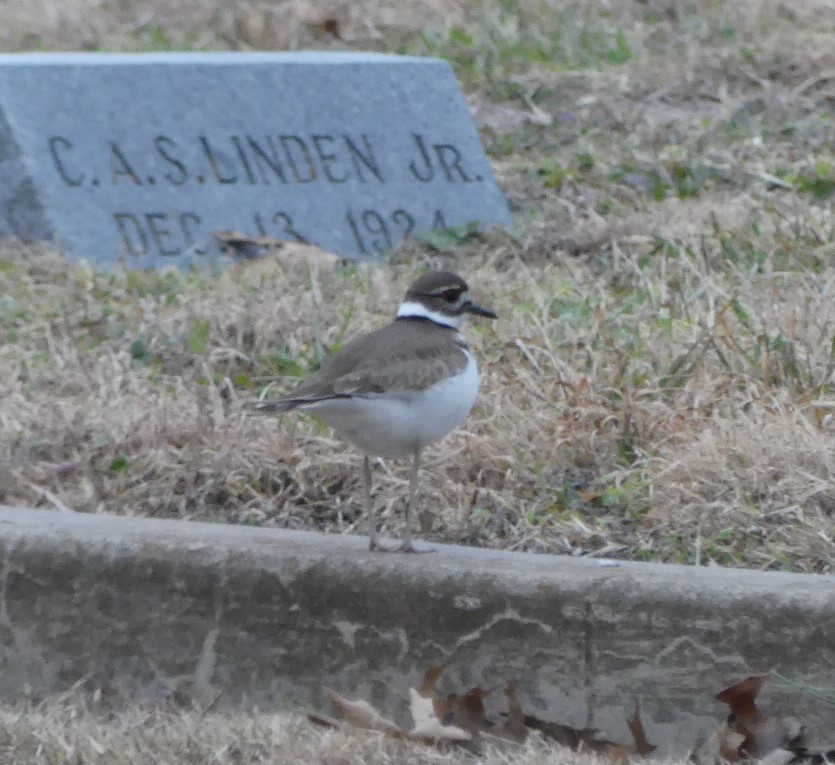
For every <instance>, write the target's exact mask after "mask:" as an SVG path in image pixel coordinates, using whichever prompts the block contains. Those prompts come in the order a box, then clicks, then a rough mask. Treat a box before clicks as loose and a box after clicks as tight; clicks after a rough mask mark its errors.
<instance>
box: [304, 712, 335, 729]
mask: <svg viewBox="0 0 835 765" xmlns="http://www.w3.org/2000/svg"><path fill="white" fill-rule="evenodd" d="M307 719H308V720H310V722H312V723H313V724H314V725H318V726H319V727H320V728H338V727H339V726H340V725H341V724H342V723H341V722H340V721H339V720H337V719H336V718H335V717H326V716H325V715H315V714H313V713H310V714H308V716H307Z"/></svg>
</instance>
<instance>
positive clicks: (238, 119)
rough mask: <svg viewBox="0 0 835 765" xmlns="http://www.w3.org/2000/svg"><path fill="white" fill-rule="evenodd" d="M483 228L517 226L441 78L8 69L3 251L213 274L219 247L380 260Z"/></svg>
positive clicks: (200, 64) (307, 64)
mask: <svg viewBox="0 0 835 765" xmlns="http://www.w3.org/2000/svg"><path fill="white" fill-rule="evenodd" d="M475 221H477V222H479V223H480V224H482V225H490V224H501V225H505V226H509V225H510V217H509V214H508V210H507V206H506V204H505V201H504V198H503V197H502V194H501V192H500V191H499V189H498V187H497V186H496V183H495V180H494V178H493V175H492V172H491V169H490V163H489V161H488V160H487V157H486V156H485V154H484V151H483V149H482V147H481V144H480V142H479V139H478V135H477V133H476V131H475V129H474V127H473V124H472V120H471V119H470V114H469V111H468V108H467V104H466V101H465V100H464V98H463V96H462V94H461V91H460V90H459V88H458V85H457V83H456V81H455V77H454V76H453V73H452V71H451V69H450V67H449V65H448V64H446V63H445V62H443V61H439V60H434V59H421V58H410V57H401V56H389V55H383V54H375V53H348V54H330V53H174V54H95V53H91V54H86V53H71V54H40V53H38V54H34V53H33V54H28V53H27V54H9V55H0V237H2V236H16V237H20V238H23V239H32V240H48V241H52V242H54V243H55V244H57V245H58V246H60V247H62V248H63V249H64V251H65V252H66V253H67V254H68V255H69V256H71V257H73V258H86V259H89V260H91V261H96V262H100V263H102V262H103V263H107V262H114V261H117V260H123V261H124V262H125V263H126V264H127V265H129V266H133V267H140V268H142V267H147V266H160V265H162V264H168V263H177V264H185V263H187V262H191V261H193V260H200V259H201V258H202V259H208V258H209V257H211V253H212V251H213V248H214V246H215V245H216V242H215V240H214V239H213V237H212V232H213V231H223V230H234V231H238V232H241V233H242V234H245V235H247V236H252V237H276V238H280V239H285V240H291V241H292V240H297V241H309V242H311V243H313V244H317V245H319V246H321V247H325V248H327V249H329V250H332V251H333V252H336V253H339V254H341V255H344V256H347V257H352V258H369V257H373V256H375V255H377V254H379V253H382V252H385V251H387V250H389V249H391V247H392V246H395V245H396V244H397V243H398V242H400V241H401V240H402V239H403V238H404V237H405V236H406V235H409V234H419V233H421V232H427V231H431V230H433V229H435V230H443V229H445V228H449V227H455V226H460V225H463V224H467V223H471V222H475ZM213 242H214V244H213Z"/></svg>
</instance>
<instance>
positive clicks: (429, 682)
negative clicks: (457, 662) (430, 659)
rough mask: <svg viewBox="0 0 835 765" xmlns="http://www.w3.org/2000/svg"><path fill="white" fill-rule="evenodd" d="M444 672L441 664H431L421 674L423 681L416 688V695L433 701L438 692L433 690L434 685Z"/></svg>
mask: <svg viewBox="0 0 835 765" xmlns="http://www.w3.org/2000/svg"><path fill="white" fill-rule="evenodd" d="M443 671H444V665H443V664H433V665H432V666H431V667H429V669H427V670H426V672H424V673H423V679H422V680H421V681H420V685H419V686H418V691H417V692H418V693H419V694H420V695H421V696H423V697H424V698H427V699H434V698H435V697H436V696H437V695H438V692H437V691H436V690H435V683H437V682H438V678H439V677H440V676H441V674H442V673H443Z"/></svg>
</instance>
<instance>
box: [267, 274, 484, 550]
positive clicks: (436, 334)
mask: <svg viewBox="0 0 835 765" xmlns="http://www.w3.org/2000/svg"><path fill="white" fill-rule="evenodd" d="M468 313H469V314H475V315H476V316H486V317H487V318H490V319H495V318H496V314H495V313H494V312H493V311H491V310H490V309H488V308H482V307H481V306H479V305H476V304H475V303H474V302H473V300H472V297H471V296H470V290H469V287H468V286H467V283H466V282H465V281H464V280H463V279H462V278H461V277H460V276H457V275H456V274H453V273H450V272H449V271H433V272H431V273H428V274H426V275H424V276H422V277H420V278H419V279H418V280H417V281H416V282H414V284H412V286H411V287H409V289H408V291H407V292H406V297H405V298H404V300H403V302H402V303H401V304H400V307H399V308H398V310H397V316H396V318H395V319H394V321H392V322H391V323H390V324H388V325H386V326H385V327H382V328H381V329H378V330H376V331H374V332H370V333H368V334H367V335H363V336H361V337H358V338H357V339H355V340H353V341H352V342H350V343H348V344H347V345H346V346H345V347H344V348H342V349H341V350H340V351H339V352H338V353H336V354H334V355H333V356H331V357H329V358H328V359H327V360H326V361H325V363H324V364H323V365H322V367H321V368H320V369H319V371H318V372H316V373H315V374H313V375H312V376H311V377H309V378H308V379H307V380H305V381H304V382H303V383H302V384H301V385H300V386H299V387H298V388H296V389H295V390H294V391H292V392H291V393H289V394H287V395H286V396H283V397H281V398H278V399H275V400H270V401H264V402H261V403H260V404H259V405H258V406H257V409H259V410H260V411H264V412H287V411H290V410H292V409H304V410H306V411H309V412H311V413H312V414H313V415H314V416H315V417H318V418H319V419H321V420H323V421H324V422H325V423H326V424H328V425H330V426H331V427H332V428H333V429H334V430H335V431H336V432H337V434H338V435H339V436H341V437H342V438H343V439H344V440H346V441H348V442H350V443H352V444H354V445H355V446H357V447H358V448H359V449H360V450H361V451H362V453H363V464H362V472H363V479H364V483H365V505H366V513H367V516H368V527H369V534H368V536H369V546H370V549H371V550H380V549H384V548H383V547H382V546H381V545H380V542H379V539H378V536H377V524H376V521H375V519H374V511H373V506H372V503H371V463H370V458H371V457H407V456H408V457H411V459H412V471H411V476H410V479H409V497H408V500H407V503H406V531H405V533H404V534H403V543H402V545H401V546H400V547H399V548H398V549H399V550H402V551H404V552H415V548H414V547H413V545H412V534H411V525H410V520H411V515H412V510H413V506H414V501H415V492H416V489H417V479H418V469H419V467H420V456H421V452H422V451H423V449H424V447H426V446H427V445H428V444H431V443H434V442H435V441H439V440H440V439H442V438H443V437H444V436H446V435H447V434H448V433H449V432H450V431H452V430H453V429H454V428H455V427H456V426H457V425H458V424H459V423H460V422H461V421H462V420H463V419H464V418H465V417H466V416H467V414H468V413H469V411H470V409H472V406H473V404H474V403H475V399H476V394H477V393H478V383H479V376H478V366H477V365H476V360H475V357H474V356H473V354H472V353H471V352H470V350H469V348H468V347H467V342H466V341H465V340H464V338H463V337H462V336H461V334H460V333H459V332H458V327H459V326H460V324H461V321H462V320H463V318H464V315H465V314H468Z"/></svg>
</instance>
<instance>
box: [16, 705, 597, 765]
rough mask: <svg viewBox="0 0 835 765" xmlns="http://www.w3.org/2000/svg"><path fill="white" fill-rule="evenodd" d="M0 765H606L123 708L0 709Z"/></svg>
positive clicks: (301, 725)
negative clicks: (104, 710)
mask: <svg viewBox="0 0 835 765" xmlns="http://www.w3.org/2000/svg"><path fill="white" fill-rule="evenodd" d="M0 762H2V763H3V765H59V764H62V763H66V764H67V765H78V764H79V763H84V765H146V764H147V763H150V762H158V763H170V764H171V765H174V763H177V765H239V763H248V765H267V764H268V763H270V764H275V765H301V764H302V763H304V764H305V765H368V764H369V763H374V765H388V764H389V763H390V764H391V765H454V763H472V765H547V764H548V763H550V764H551V765H556V763H560V765H596V764H597V763H602V762H604V760H602V759H600V758H598V757H594V756H592V755H589V754H577V753H574V752H572V751H570V750H568V749H564V748H562V747H555V746H553V745H550V744H547V743H544V742H542V741H537V740H532V741H531V742H529V743H528V744H526V745H525V746H517V745H511V744H508V745H507V746H505V747H503V748H502V749H496V750H488V751H485V752H481V753H479V754H477V755H476V754H473V753H471V752H468V751H467V750H465V749H445V750H444V749H436V748H433V747H430V746H426V745H422V744H414V743H409V742H406V741H397V740H394V739H391V738H388V737H385V736H383V735H382V734H379V733H374V732H370V731H359V730H356V729H351V728H344V729H339V730H325V731H323V730H321V729H320V728H314V727H313V726H312V725H311V724H310V723H308V722H307V721H306V720H304V719H303V718H301V717H298V716H291V715H287V714H275V715H266V714H259V713H255V714H246V715H243V714H240V715H234V714H231V715H230V714H227V715H220V714H214V713H209V714H206V715H204V714H202V713H199V712H186V711H159V710H146V709H128V710H125V711H123V712H120V713H119V714H117V715H109V716H108V715H105V714H101V713H99V714H95V713H92V712H90V711H88V710H86V709H84V708H83V707H79V706H77V705H73V704H68V703H58V702H52V703H48V704H46V705H43V706H40V707H38V708H36V709H29V708H23V707H20V708H12V707H0Z"/></svg>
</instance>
